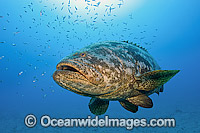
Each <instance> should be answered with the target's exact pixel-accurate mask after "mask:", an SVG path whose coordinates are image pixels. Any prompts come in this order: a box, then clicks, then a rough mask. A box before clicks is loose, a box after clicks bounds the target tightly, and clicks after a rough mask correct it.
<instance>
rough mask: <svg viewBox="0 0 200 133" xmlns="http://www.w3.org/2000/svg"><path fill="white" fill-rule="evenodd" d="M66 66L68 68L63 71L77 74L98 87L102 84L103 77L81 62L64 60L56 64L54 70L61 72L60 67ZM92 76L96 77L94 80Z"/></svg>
mask: <svg viewBox="0 0 200 133" xmlns="http://www.w3.org/2000/svg"><path fill="white" fill-rule="evenodd" d="M63 66H66V67H68V68H69V69H68V68H67V69H66V70H63V71H67V70H68V71H71V72H73V71H74V72H78V73H79V74H81V75H82V76H84V77H85V78H86V79H87V80H88V81H89V82H90V83H92V84H95V85H98V84H100V83H101V82H103V76H102V75H101V73H100V72H99V71H97V70H96V69H95V68H93V67H91V66H90V65H88V64H85V63H83V62H81V61H77V60H71V59H64V60H62V61H61V62H60V63H58V64H57V66H56V69H57V70H62V67H63ZM94 75H98V76H97V77H96V79H95V78H94Z"/></svg>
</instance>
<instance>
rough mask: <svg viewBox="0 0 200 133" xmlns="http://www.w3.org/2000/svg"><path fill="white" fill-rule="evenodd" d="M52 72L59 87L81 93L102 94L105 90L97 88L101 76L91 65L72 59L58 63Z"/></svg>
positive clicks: (101, 80) (101, 79)
mask: <svg viewBox="0 0 200 133" xmlns="http://www.w3.org/2000/svg"><path fill="white" fill-rule="evenodd" d="M56 69H57V70H56V71H55V72H54V74H53V79H54V81H55V82H56V83H57V84H58V85H60V86H61V87H63V88H65V89H68V90H70V91H73V92H75V93H77V94H81V95H87V96H89V95H102V94H105V93H107V92H105V91H102V90H101V89H97V86H98V85H100V84H101V82H103V77H102V75H101V73H99V72H98V71H97V70H96V69H94V68H93V67H91V66H89V65H87V64H85V63H81V62H78V61H74V60H64V61H61V62H60V63H58V65H57V67H56Z"/></svg>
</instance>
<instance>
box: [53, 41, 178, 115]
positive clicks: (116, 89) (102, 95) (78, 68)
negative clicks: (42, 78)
mask: <svg viewBox="0 0 200 133" xmlns="http://www.w3.org/2000/svg"><path fill="white" fill-rule="evenodd" d="M56 68H57V70H56V71H55V72H54V74H53V79H54V80H55V82H56V83H57V84H58V85H60V86H61V87H63V88H65V89H67V90H69V91H72V92H75V93H77V94H79V95H83V96H88V97H91V100H90V102H89V109H90V111H91V112H92V113H93V114H95V115H102V114H104V113H105V112H106V110H107V108H108V105H109V101H119V102H120V104H121V105H122V106H123V107H124V108H125V109H126V110H128V111H131V112H133V113H135V112H137V111H138V106H140V107H143V108H152V106H153V102H152V100H151V99H150V98H149V97H148V96H149V95H151V94H153V93H157V94H159V92H163V84H165V83H166V82H167V81H169V80H170V79H171V78H172V77H173V76H174V75H176V74H177V73H178V72H179V70H160V67H159V66H158V64H157V63H156V61H155V60H154V59H153V58H152V57H151V55H150V54H149V53H148V52H147V50H145V49H144V48H142V47H140V46H138V45H136V44H133V43H129V42H128V41H123V42H116V41H107V42H101V43H96V44H92V45H89V46H87V47H85V48H83V49H81V50H79V51H77V52H76V53H74V54H72V55H70V56H67V57H65V58H64V59H62V60H61V61H60V62H59V63H58V65H57V67H56Z"/></svg>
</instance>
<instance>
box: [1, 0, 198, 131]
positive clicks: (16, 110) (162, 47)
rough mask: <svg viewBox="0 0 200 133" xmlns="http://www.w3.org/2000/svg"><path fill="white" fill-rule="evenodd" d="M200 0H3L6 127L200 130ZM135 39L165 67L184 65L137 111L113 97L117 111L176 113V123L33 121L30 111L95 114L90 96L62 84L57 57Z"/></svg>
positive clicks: (112, 112) (112, 110)
mask: <svg viewBox="0 0 200 133" xmlns="http://www.w3.org/2000/svg"><path fill="white" fill-rule="evenodd" d="M199 7H200V1H199V0H192V1H191V0H190V1H189V0H176V1H174V0H168V1H160V0H151V1H145V0H115V1H114V0H110V1H109V0H107V1H103V0H102V1H101V0H92V1H89V0H85V1H83V0H82V1H81V0H59V1H56V0H29V1H27V0H7V1H5V0H1V1H0V101H1V102H0V132H2V133H7V132H11V133H13V132H20V133H21V132H116V131H117V132H166V133H167V132H170V133H171V132H181V133H182V132H186V133H188V132H200V128H199V127H200V121H199V118H200V103H199V101H200V98H199V93H200V87H199V81H200V80H199V74H200V73H199V68H200V63H199V61H200V60H199V58H200V54H199V49H200V45H199V44H200V40H199V38H200V8H199ZM106 40H116V41H123V40H129V41H132V42H134V43H137V44H139V45H141V46H143V47H145V48H147V49H148V51H149V53H150V54H151V55H152V56H153V57H154V58H155V60H156V61H157V62H158V64H159V65H160V66H161V68H162V69H165V70H174V69H178V70H181V71H180V72H179V73H178V74H177V75H176V76H175V77H173V78H172V79H171V80H170V81H169V82H168V83H166V84H165V85H164V88H165V89H164V92H163V93H161V94H160V95H159V96H158V95H156V94H153V95H151V96H150V97H151V98H152V100H153V102H154V107H153V108H151V109H145V108H139V111H138V112H137V113H135V114H133V113H131V112H128V111H126V110H125V109H123V108H122V107H121V105H120V104H119V103H118V102H111V103H110V105H109V108H108V110H107V112H106V113H105V114H104V115H102V116H101V117H104V116H105V115H108V116H109V117H111V118H146V119H152V118H175V119H176V127H173V128H169V127H155V128H152V127H144V128H142V127H138V128H133V129H132V130H127V129H126V128H120V127H115V128H114V127H113V128H112V127H109V128H108V127H101V128H100V127H98V128H95V127H90V128H76V127H71V128H66V127H62V128H59V127H56V128H53V127H48V128H44V127H42V126H41V125H40V123H39V122H38V123H37V124H36V126H35V127H33V128H28V127H27V126H26V125H25V124H24V118H25V116H27V115H28V114H34V115H35V116H36V117H37V118H38V119H39V118H40V117H41V116H42V115H49V116H51V117H52V118H87V116H88V115H91V116H92V117H95V116H94V115H93V114H91V112H90V111H89V108H88V103H89V100H90V98H89V97H83V96H80V95H77V94H75V93H73V92H70V91H67V90H65V89H63V88H61V87H59V86H58V85H57V84H56V83H55V82H54V81H53V78H52V74H53V72H54V71H55V69H56V64H57V63H58V62H59V61H60V60H61V59H62V58H63V57H65V56H67V55H69V54H71V53H73V52H75V51H76V50H78V49H80V48H83V47H85V46H87V45H89V44H92V43H95V42H100V41H106Z"/></svg>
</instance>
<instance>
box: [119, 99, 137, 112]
mask: <svg viewBox="0 0 200 133" xmlns="http://www.w3.org/2000/svg"><path fill="white" fill-rule="evenodd" d="M119 103H120V104H121V105H122V107H124V108H125V109H126V110H128V111H131V112H133V113H136V112H137V111H138V106H136V105H134V104H132V103H130V102H128V101H126V100H124V101H120V102H119Z"/></svg>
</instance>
